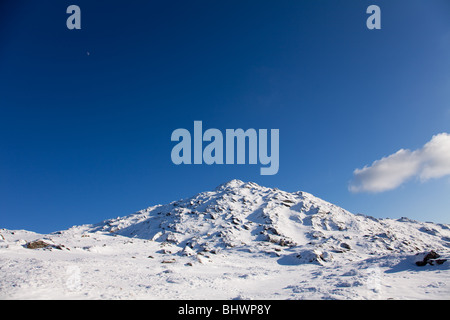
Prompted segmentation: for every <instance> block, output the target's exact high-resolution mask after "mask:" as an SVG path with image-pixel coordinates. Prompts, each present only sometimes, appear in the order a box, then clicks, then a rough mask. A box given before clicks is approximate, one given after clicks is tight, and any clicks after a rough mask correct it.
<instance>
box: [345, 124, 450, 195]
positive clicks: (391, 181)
mask: <svg viewBox="0 0 450 320" xmlns="http://www.w3.org/2000/svg"><path fill="white" fill-rule="evenodd" d="M447 175H450V134H448V133H441V134H438V135H435V136H433V138H432V139H431V140H430V141H429V142H427V143H426V144H425V145H424V146H423V147H422V148H420V149H417V150H415V151H410V150H405V149H401V150H399V151H397V152H396V153H394V154H392V155H390V156H387V157H384V158H382V159H380V160H376V161H375V162H374V163H372V165H371V166H365V167H364V168H362V169H356V170H355V171H354V172H353V176H354V177H353V180H352V181H351V182H350V186H349V190H350V191H351V192H383V191H387V190H392V189H395V188H397V187H399V186H400V185H401V184H403V183H404V182H406V181H407V180H409V179H411V178H414V177H416V178H418V179H420V181H422V182H423V181H427V180H429V179H435V178H441V177H444V176H447Z"/></svg>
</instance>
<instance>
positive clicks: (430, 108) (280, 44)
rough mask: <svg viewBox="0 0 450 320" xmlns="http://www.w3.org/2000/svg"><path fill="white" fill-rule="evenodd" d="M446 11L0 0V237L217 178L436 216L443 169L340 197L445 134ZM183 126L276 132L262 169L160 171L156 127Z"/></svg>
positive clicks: (171, 195)
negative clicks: (370, 169)
mask: <svg viewBox="0 0 450 320" xmlns="http://www.w3.org/2000/svg"><path fill="white" fill-rule="evenodd" d="M71 4H76V5H78V6H80V8H81V13H82V30H68V29H67V28H66V19H67V17H68V15H67V14H66V9H67V7H68V6H69V5H71ZM371 4H376V5H379V6H380V7H381V10H382V29H381V30H372V31H371V30H368V29H367V28H366V19H367V17H368V15H367V14H366V9H367V7H368V6H369V5H371ZM449 17H450V2H449V1H448V0H408V1H403V0H396V1H391V0H390V1H365V0H352V1H334V0H321V1H317V0H304V1H261V0H259V1H250V0H246V1H242V0H240V1H234V0H227V1H206V0H204V1H191V0H189V1H167V0H164V1H137V0H135V1H124V0H121V1H86V0H73V1H65V0H58V1H57V0H40V1H35V0H29V1H25V0H6V1H2V2H1V3H0V227H4V228H9V229H28V230H33V231H37V232H52V231H56V230H60V229H64V228H67V227H70V226H72V225H74V224H84V223H95V222H98V221H101V220H103V219H107V218H112V217H116V216H123V215H127V214H130V213H133V212H135V211H137V210H140V209H143V208H146V207H148V206H151V205H155V204H159V203H167V202H170V201H173V200H178V199H179V198H184V197H189V196H191V195H194V194H196V193H198V192H201V191H206V190H211V189H213V188H214V187H216V186H217V185H219V184H221V183H223V182H226V181H228V180H231V179H234V178H238V179H241V180H244V181H254V182H256V183H259V184H261V185H264V186H270V187H278V188H280V189H282V190H286V191H297V190H302V191H307V192H310V193H312V194H314V195H316V196H318V197H321V198H323V199H324V200H327V201H330V202H332V203H335V204H337V205H340V206H342V207H344V208H346V209H348V210H350V211H352V212H354V213H365V214H369V215H373V216H375V217H391V218H399V217H402V216H407V217H410V218H413V219H417V220H422V221H435V222H444V223H450V197H449V194H450V179H449V177H444V178H441V179H435V180H430V181H427V182H420V181H417V180H414V179H413V180H411V181H409V182H407V183H405V184H403V185H402V186H401V187H400V188H397V189H395V190H392V191H387V192H382V193H378V194H364V193H357V194H352V193H350V192H349V190H348V186H349V181H350V180H351V179H352V176H353V171H354V170H355V169H356V168H362V167H364V166H365V165H370V164H371V163H372V162H373V161H375V160H377V159H380V158H382V157H384V156H388V155H390V154H392V153H394V152H396V151H397V150H399V149H401V148H407V149H412V150H414V149H417V148H420V147H422V146H423V145H424V144H425V143H426V142H427V141H429V140H430V139H431V137H432V136H433V135H435V134H438V133H441V132H450V103H449V102H450V19H449ZM88 53H89V54H88ZM194 120H202V121H203V126H204V128H205V129H206V128H218V129H220V130H225V129H235V128H243V129H248V128H256V129H260V128H264V129H280V170H279V173H278V174H277V175H275V176H261V175H260V174H259V168H260V165H244V166H239V165H223V166H217V165H216V166H207V165H200V166H194V165H192V166H175V165H174V164H172V162H171V158H170V152H171V149H172V147H173V146H174V143H173V142H171V141H170V136H171V133H172V131H173V130H175V129H177V128H187V129H189V130H192V128H193V121H194Z"/></svg>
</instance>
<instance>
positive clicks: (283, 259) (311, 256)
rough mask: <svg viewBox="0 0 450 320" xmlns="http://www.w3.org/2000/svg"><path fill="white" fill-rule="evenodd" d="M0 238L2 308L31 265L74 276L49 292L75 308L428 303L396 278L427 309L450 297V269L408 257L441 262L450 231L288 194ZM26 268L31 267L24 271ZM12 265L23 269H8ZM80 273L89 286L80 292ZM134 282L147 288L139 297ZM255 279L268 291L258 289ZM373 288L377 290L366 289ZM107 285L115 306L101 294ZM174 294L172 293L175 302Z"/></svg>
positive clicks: (215, 200) (251, 192)
mask: <svg viewBox="0 0 450 320" xmlns="http://www.w3.org/2000/svg"><path fill="white" fill-rule="evenodd" d="M0 235H1V236H0V254H1V257H2V260H1V261H2V264H1V265H0V268H2V269H4V270H6V271H7V273H2V275H1V276H0V285H1V286H0V288H1V289H0V296H3V297H6V296H5V294H11V295H12V296H14V294H16V295H17V296H21V295H23V290H22V291H21V290H20V289H18V288H17V282H25V283H27V285H28V286H31V287H34V286H36V283H37V284H41V285H42V283H41V282H40V280H38V279H36V278H35V277H32V276H29V277H27V276H26V274H27V273H28V274H30V272H29V269H27V268H32V269H33V268H35V266H34V264H35V263H36V261H37V262H39V263H41V264H43V265H44V266H50V265H52V263H53V265H54V264H55V263H56V264H57V265H60V268H66V269H67V268H68V267H69V266H70V267H73V268H75V269H73V270H78V271H77V272H78V273H79V274H78V277H79V282H80V285H79V286H78V289H77V290H69V289H68V287H67V283H66V284H65V285H64V281H62V280H61V281H60V282H62V284H61V283H60V284H59V285H56V286H57V287H58V288H59V290H57V292H61V291H63V292H64V294H66V295H67V294H68V295H69V296H74V295H75V296H76V297H79V296H78V295H79V294H80V293H83V295H84V296H85V297H88V298H90V297H102V295H103V297H105V298H123V297H125V298H129V297H130V290H131V289H132V292H133V294H136V295H137V296H136V297H139V298H140V297H143V298H148V297H158V298H168V297H171V296H170V294H173V295H175V296H176V297H184V298H186V296H184V293H180V292H181V291H180V290H183V288H184V290H187V289H189V288H191V287H197V288H203V289H201V290H199V291H198V293H199V294H191V296H189V295H188V298H189V297H193V298H197V299H198V298H200V299H201V298H206V299H207V298H214V297H220V298H236V297H237V298H282V299H284V298H384V297H394V298H395V297H403V295H404V294H405V293H408V294H409V295H411V296H410V297H413V298H414V297H420V298H423V297H426V292H428V291H430V289H429V287H428V285H426V288H428V289H426V290H425V289H424V290H420V292H418V293H414V294H413V293H412V291H411V290H409V289H408V288H409V286H411V284H408V285H406V288H398V290H397V291H396V290H394V289H393V288H392V281H391V280H392V278H393V277H394V278H396V277H395V275H398V274H402V276H404V275H405V274H406V275H407V277H406V278H407V279H414V276H413V274H415V273H418V272H419V271H422V270H425V272H426V275H427V276H428V278H427V277H425V278H424V277H423V276H421V277H418V279H420V282H419V283H420V284H421V285H424V284H423V283H424V281H425V283H428V282H431V283H432V285H433V286H434V287H433V288H434V289H431V291H433V297H434V298H440V297H441V298H448V297H450V294H449V293H450V283H449V279H450V277H449V275H450V273H449V268H448V262H445V263H442V265H434V266H431V265H427V266H424V267H419V266H416V265H415V264H414V263H413V262H414V259H415V258H414V257H417V256H416V255H417V254H420V253H422V256H423V252H429V251H431V250H433V251H435V252H437V253H439V254H440V255H441V256H446V255H448V253H449V251H450V226H449V225H445V224H435V223H431V222H418V221H413V220H410V219H407V218H401V219H398V220H393V219H375V218H373V217H369V216H365V215H360V214H359V215H355V214H352V213H350V212H348V211H346V210H344V209H342V208H340V207H338V206H335V205H333V204H331V203H328V202H326V201H323V200H321V199H319V198H316V197H314V196H313V195H311V194H308V193H305V192H295V193H289V192H284V191H281V190H278V189H272V188H266V187H262V186H259V185H257V184H255V183H251V182H249V183H245V182H242V181H239V180H233V181H230V182H228V183H226V184H223V185H221V186H219V187H217V188H216V189H215V190H213V191H209V192H202V193H200V194H198V195H195V196H193V197H191V198H188V199H183V200H179V201H175V202H172V203H170V204H166V205H157V206H154V207H150V208H147V209H144V210H141V211H139V212H137V213H134V214H131V215H128V216H125V217H119V218H115V219H109V220H106V221H103V222H100V223H97V224H88V225H82V226H74V227H72V228H70V229H68V230H63V231H59V232H55V233H52V234H49V235H38V234H35V233H32V232H27V231H10V230H6V229H2V230H0ZM37 240H39V241H37ZM30 248H34V249H36V248H37V250H31V249H30ZM24 259H25V260H27V259H28V260H29V259H32V260H33V259H34V260H33V263H31V264H30V263H29V264H26V262H24V261H23V260H24ZM11 261H15V263H14V262H13V263H12V264H11ZM20 261H22V262H24V263H25V265H22V266H21V267H20V268H18V269H17V265H19V264H20ZM49 261H51V262H49ZM87 261H90V263H87ZM14 266H15V267H16V269H14ZM43 268H45V267H43ZM93 268H95V270H98V271H97V272H101V273H102V274H107V275H108V277H111V279H116V280H117V277H119V278H120V279H122V278H123V277H125V278H126V276H124V275H125V274H130V273H132V274H133V277H131V278H132V279H129V281H125V280H123V279H122V281H123V284H122V286H121V287H120V288H122V287H126V288H127V290H126V292H123V291H122V289H121V290H119V291H122V293H120V292H117V290H118V289H117V285H115V284H112V283H115V281H112V283H110V281H108V280H106V279H105V277H104V276H100V279H102V280H101V281H100V282H99V280H98V279H97V280H95V279H96V278H94V277H93V276H94V274H95V272H94V271H92V270H91V269H93ZM161 268H163V269H164V270H162V271H161V270H160V269H161ZM17 270H22V271H23V273H20V272H19V273H18V272H17ZM82 270H84V272H85V274H84V277H85V278H86V279H90V280H89V281H84V282H83V281H82V278H83V276H82V274H83V271H82ZM158 270H159V273H158V272H157V271H158ZM237 270H239V271H237ZM337 270H341V272H340V273H339V272H336V271H337ZM368 270H369V271H370V272H372V273H374V274H372V275H370V272H369V271H368ZM236 272H237V273H236ZM255 272H256V273H255ZM50 273H51V272H50ZM174 273H179V275H178V277H174ZM31 274H32V273H31ZM113 275H114V276H113ZM189 275H191V277H190V276H189ZM294 275H295V276H294ZM393 275H394V276H393ZM299 276H301V277H299ZM66 277H67V274H66ZM108 277H107V278H108ZM152 277H153V278H154V279H153V280H152V281H150V280H149V279H150V278H152ZM280 277H281V278H280ZM371 277H372V278H373V279H372V278H371ZM63 278H64V277H63ZM136 278H138V279H141V281H143V282H146V281H145V280H143V279H147V280H148V281H149V282H148V283H149V284H147V285H145V286H144V287H145V288H144V289H143V287H142V286H141V285H139V281H137V280H136ZM167 278H170V279H167ZM174 278H176V279H177V280H174ZM164 279H165V280H167V281H164ZM212 279H222V280H220V281H219V282H220V285H219V287H220V288H221V290H219V291H217V290H215V289H217V285H213V284H212V283H215V282H217V281H218V280H214V281H213V280H212ZM245 279H247V280H248V279H251V281H250V280H249V281H244V280H245ZM257 279H259V280H261V281H262V282H265V283H266V284H267V286H264V288H262V287H260V284H255V280H257ZM277 279H278V280H279V281H277ZM312 279H315V280H312ZM349 279H351V280H349ZM374 279H375V280H374ZM377 279H378V280H377ZM380 279H384V280H386V279H390V282H389V281H388V282H386V283H384V282H383V283H382V282H381V280H380ZM174 281H175V283H176V284H177V286H174V285H173V282H174ZM374 281H375V283H376V286H379V287H380V288H384V289H380V288H378V289H377V288H375V289H374V288H370V286H371V285H372V287H373V286H374V284H373V283H372V284H371V285H370V283H371V282H374ZM377 281H378V282H377ZM66 282H67V281H66ZM394 282H395V281H394ZM81 283H82V284H81ZM106 283H108V285H109V286H110V287H111V292H113V294H111V292H109V291H108V290H105V285H106ZM227 283H228V285H227ZM236 283H239V285H237V284H236ZM311 283H314V286H311V285H310V284H311ZM401 283H403V284H405V283H406V282H401ZM280 284H283V285H284V286H283V287H280ZM368 284H369V285H368ZM11 285H13V287H11ZM205 286H206V288H205ZM271 286H272V287H271ZM336 286H337V288H338V289H337V290H336ZM173 287H177V288H178V290H179V291H178V292H177V293H174V292H175V291H173ZM156 288H159V289H160V290H157V293H155V290H156ZM236 288H237V289H236ZM312 288H315V289H312ZM83 290H84V291H83ZM161 290H162V291H161ZM211 290H213V291H211ZM258 290H259V291H258ZM383 290H384V292H383V294H381V293H380V292H381V291H383ZM416 291H417V290H416ZM416 291H414V292H416ZM36 292H38V294H39V292H40V291H39V290H37V291H36ZM108 292H109V293H108ZM212 292H213V295H212V296H211V294H212ZM442 292H444V294H445V295H446V296H441V294H443V293H442ZM168 293H170V294H168ZM218 293H221V294H218ZM202 294H204V295H202ZM217 295H218V296H217ZM32 296H35V295H32ZM406 296H407V297H409V296H408V295H406ZM172 298H173V297H172Z"/></svg>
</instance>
